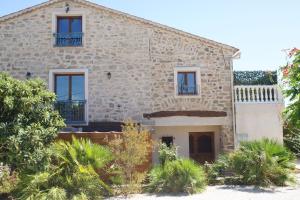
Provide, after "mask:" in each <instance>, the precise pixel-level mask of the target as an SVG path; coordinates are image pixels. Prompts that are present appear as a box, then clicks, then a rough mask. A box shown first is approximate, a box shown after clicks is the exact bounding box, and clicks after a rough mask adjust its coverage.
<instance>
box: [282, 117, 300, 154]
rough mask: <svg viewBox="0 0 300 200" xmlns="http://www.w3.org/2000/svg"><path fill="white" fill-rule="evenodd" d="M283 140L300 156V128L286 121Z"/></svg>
mask: <svg viewBox="0 0 300 200" xmlns="http://www.w3.org/2000/svg"><path fill="white" fill-rule="evenodd" d="M283 141H284V145H285V146H286V147H287V148H288V149H289V150H290V151H291V152H293V153H294V154H295V155H296V156H298V157H299V156H300V128H298V127H297V126H295V125H291V124H288V122H286V123H285V125H284V126H283Z"/></svg>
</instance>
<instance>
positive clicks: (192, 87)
mask: <svg viewBox="0 0 300 200" xmlns="http://www.w3.org/2000/svg"><path fill="white" fill-rule="evenodd" d="M174 75H175V90H176V96H198V95H199V94H200V68H199V67H176V68H175V71H174Z"/></svg>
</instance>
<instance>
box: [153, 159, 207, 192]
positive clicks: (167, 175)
mask: <svg viewBox="0 0 300 200" xmlns="http://www.w3.org/2000/svg"><path fill="white" fill-rule="evenodd" d="M149 180H150V183H149V186H148V190H149V191H150V192H156V193H182V192H184V193H189V194H192V193H196V192H201V191H202V190H203V189H204V188H205V186H206V177H205V173H204V170H203V169H202V167H200V166H199V165H197V164H195V163H194V161H192V160H184V159H178V160H174V161H167V162H165V164H164V165H157V166H155V167H154V168H153V169H152V170H151V172H150V175H149Z"/></svg>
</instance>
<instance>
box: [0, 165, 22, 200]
mask: <svg viewBox="0 0 300 200" xmlns="http://www.w3.org/2000/svg"><path fill="white" fill-rule="evenodd" d="M17 183H18V174H17V173H16V172H13V173H11V169H10V168H9V167H8V166H6V165H3V164H2V163H0V199H1V195H4V196H9V194H10V192H11V191H12V190H13V189H14V188H15V186H16V184H17Z"/></svg>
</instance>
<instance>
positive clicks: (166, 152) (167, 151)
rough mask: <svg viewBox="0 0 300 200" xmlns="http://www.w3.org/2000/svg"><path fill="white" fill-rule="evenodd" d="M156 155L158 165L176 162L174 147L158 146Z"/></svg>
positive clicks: (175, 148) (175, 149)
mask: <svg viewBox="0 0 300 200" xmlns="http://www.w3.org/2000/svg"><path fill="white" fill-rule="evenodd" d="M158 154H159V162H160V164H161V165H164V164H165V163H166V162H168V161H173V160H177V147H176V146H174V145H172V146H170V147H168V146H167V145H166V144H164V143H162V144H160V145H159V149H158Z"/></svg>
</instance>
